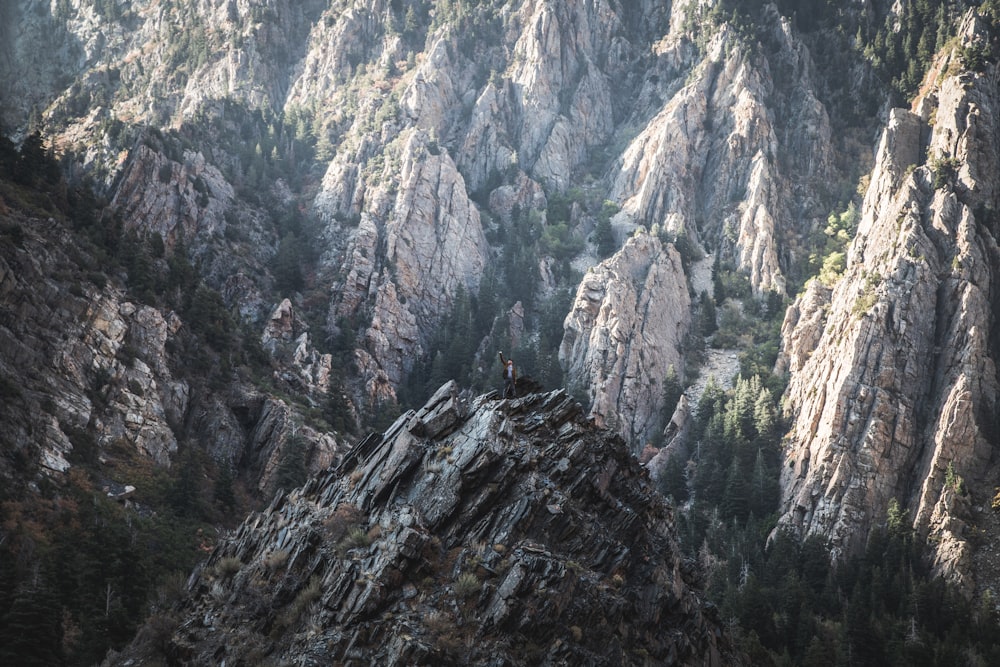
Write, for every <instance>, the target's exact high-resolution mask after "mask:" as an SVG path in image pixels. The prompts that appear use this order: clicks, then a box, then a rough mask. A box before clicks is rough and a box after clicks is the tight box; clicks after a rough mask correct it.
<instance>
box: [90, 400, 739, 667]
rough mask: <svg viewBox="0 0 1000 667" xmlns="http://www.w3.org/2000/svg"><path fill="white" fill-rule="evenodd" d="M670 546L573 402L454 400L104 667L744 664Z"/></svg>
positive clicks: (280, 499) (324, 490) (207, 581)
mask: <svg viewBox="0 0 1000 667" xmlns="http://www.w3.org/2000/svg"><path fill="white" fill-rule="evenodd" d="M673 530H674V529H673V521H672V515H671V511H670V509H669V507H668V506H667V505H666V504H665V502H664V501H663V499H662V498H661V497H659V496H658V494H656V493H655V492H654V491H653V490H652V488H651V487H650V484H649V480H648V476H647V475H646V473H645V472H644V471H642V469H641V468H640V467H639V466H638V464H637V463H636V462H635V460H634V458H633V457H632V455H631V454H630V453H629V452H628V451H627V450H626V448H625V447H624V444H623V443H622V441H621V440H620V439H617V438H615V437H613V436H612V435H611V434H610V433H608V432H605V431H601V430H599V429H596V428H595V427H594V426H593V425H592V423H590V422H589V421H588V420H586V419H585V418H584V415H583V412H582V409H581V407H580V406H579V404H577V403H576V402H575V401H574V400H572V399H571V398H569V397H568V396H567V395H566V394H565V393H564V392H562V391H554V392H549V393H536V394H529V395H526V396H524V397H522V398H518V399H513V400H499V399H498V398H497V396H496V394H495V393H492V394H487V395H483V396H479V397H476V398H471V397H470V396H468V395H465V394H462V393H460V392H459V391H458V389H457V387H456V386H455V385H454V383H448V384H446V385H444V386H443V387H441V389H440V390H439V391H438V392H437V393H436V394H435V396H434V397H433V398H432V399H431V400H430V401H429V402H428V403H427V405H425V406H424V407H423V408H422V409H420V410H419V411H415V412H414V411H410V412H408V413H407V414H405V415H403V416H401V417H400V418H399V419H398V420H397V421H396V423H395V424H393V425H392V426H391V427H390V428H389V429H388V430H387V431H386V432H385V433H383V434H372V435H371V436H369V437H368V438H366V439H365V440H364V441H362V442H361V443H359V444H358V445H357V446H356V447H355V448H354V449H353V450H352V451H351V452H349V453H348V455H347V456H346V457H345V458H344V460H343V462H342V463H341V464H340V465H339V466H338V467H337V468H336V469H330V470H327V471H325V472H323V473H321V474H320V475H318V476H316V477H314V478H313V479H311V480H310V481H309V482H308V483H307V484H306V485H305V486H303V487H302V488H301V489H297V490H295V491H292V492H291V493H289V494H280V495H279V496H277V497H275V499H274V501H273V502H272V503H271V505H270V506H269V507H268V508H267V510H265V511H263V512H260V513H257V514H254V515H251V516H250V517H248V518H247V520H246V521H245V522H244V524H243V525H242V526H241V527H240V528H239V529H237V530H236V531H235V532H234V533H233V534H232V535H231V536H229V537H228V538H227V539H225V540H223V541H222V542H220V544H219V545H218V546H217V547H216V549H215V551H214V552H213V553H212V555H211V556H210V557H209V558H208V560H207V561H206V562H205V564H204V566H203V567H202V568H200V569H199V570H198V571H197V572H196V573H195V574H194V575H193V576H192V577H191V579H190V581H189V583H188V590H189V594H188V595H187V596H185V598H184V599H183V600H182V601H181V602H180V603H179V605H178V606H176V607H175V608H173V609H170V610H165V609H164V610H160V616H159V617H158V619H159V620H157V621H156V623H155V624H151V626H147V629H146V630H144V631H142V632H140V634H139V636H138V638H137V640H136V642H135V643H133V645H132V646H131V647H129V648H128V649H126V650H125V651H123V652H122V653H121V654H118V655H114V656H112V657H111V658H110V659H109V660H108V661H107V663H106V664H108V665H137V664H145V663H146V662H147V661H149V660H153V659H155V656H156V653H157V651H160V652H161V653H162V654H165V655H166V656H169V658H170V659H172V660H178V661H181V662H185V663H208V662H213V663H219V662H222V661H224V662H226V663H227V664H230V663H232V664H237V663H241V662H257V661H260V660H263V659H267V660H271V661H279V662H281V661H284V660H286V659H290V658H291V657H292V656H294V659H295V661H296V663H297V664H303V665H320V664H332V663H336V664H371V663H373V662H374V663H378V664H384V665H404V664H405V665H415V664H438V665H440V664H449V665H450V664H455V665H458V664H463V665H471V664H510V665H528V664H534V665H538V664H649V662H650V661H652V662H654V663H659V664H678V665H720V666H721V665H739V664H744V660H745V659H744V658H743V657H741V656H740V655H739V654H738V653H736V652H734V650H733V648H732V646H731V645H730V644H729V643H728V640H727V637H726V635H725V634H724V633H723V631H722V627H721V625H720V622H719V619H718V618H717V616H716V615H715V613H714V612H713V611H712V610H711V609H710V608H708V607H706V606H705V604H704V602H703V600H702V599H701V598H700V597H699V595H698V594H697V593H696V591H695V590H694V588H692V586H693V585H695V583H696V579H697V576H696V573H695V570H694V569H693V567H694V566H693V565H692V564H691V563H688V562H685V561H683V560H682V559H681V558H680V555H679V551H678V549H677V545H676V543H675V537H674V533H673ZM164 624H167V625H168V626H169V627H171V628H172V629H171V630H169V632H168V634H167V636H165V637H164V636H163V635H162V628H163V627H165V625H164ZM154 625H156V626H157V627H159V628H160V630H156V629H154ZM157 632H160V633H161V634H160V635H159V636H160V640H159V641H157V642H151V641H150V640H151V638H152V637H153V636H154V635H156V633H157ZM265 656H266V658H265Z"/></svg>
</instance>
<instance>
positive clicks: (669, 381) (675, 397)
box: [661, 364, 684, 424]
mask: <svg viewBox="0 0 1000 667" xmlns="http://www.w3.org/2000/svg"><path fill="white" fill-rule="evenodd" d="M683 394H684V387H683V385H682V384H681V379H680V378H679V377H678V376H677V369H676V368H674V366H673V364H671V365H670V367H669V368H667V374H666V375H665V376H663V412H662V413H661V414H662V415H663V423H664V424H668V423H670V418H671V417H673V416H674V410H676V409H677V403H678V402H679V401H680V400H681V396H682V395H683Z"/></svg>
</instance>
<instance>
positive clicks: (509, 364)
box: [500, 352, 517, 398]
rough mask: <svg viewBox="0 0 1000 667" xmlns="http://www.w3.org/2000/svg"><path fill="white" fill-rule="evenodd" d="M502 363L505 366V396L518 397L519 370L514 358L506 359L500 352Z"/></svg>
mask: <svg viewBox="0 0 1000 667" xmlns="http://www.w3.org/2000/svg"><path fill="white" fill-rule="evenodd" d="M500 364H501V365H502V366H503V397H504V398H517V370H516V369H515V368H514V360H513V359H504V358H503V352H500Z"/></svg>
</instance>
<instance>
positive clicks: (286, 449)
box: [274, 434, 307, 492]
mask: <svg viewBox="0 0 1000 667" xmlns="http://www.w3.org/2000/svg"><path fill="white" fill-rule="evenodd" d="M306 472H307V471H306V445H305V442H304V441H303V440H302V438H301V436H299V435H298V434H292V435H290V436H289V437H288V439H287V440H286V441H285V444H284V446H283V447H282V448H281V452H280V459H279V461H278V468H277V470H275V472H274V488H275V490H277V489H282V490H284V491H286V492H288V491H291V490H292V489H297V488H298V487H300V486H302V485H303V484H305V482H306V479H307V474H306Z"/></svg>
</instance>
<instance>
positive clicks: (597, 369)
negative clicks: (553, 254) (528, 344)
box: [559, 234, 691, 442]
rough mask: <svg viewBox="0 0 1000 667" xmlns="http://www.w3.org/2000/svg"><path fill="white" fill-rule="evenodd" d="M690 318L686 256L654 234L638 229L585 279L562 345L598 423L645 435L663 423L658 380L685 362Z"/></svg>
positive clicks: (632, 437)
mask: <svg viewBox="0 0 1000 667" xmlns="http://www.w3.org/2000/svg"><path fill="white" fill-rule="evenodd" d="M690 319H691V303H690V297H689V296H688V286H687V283H686V281H685V280H684V271H683V268H682V266H681V258H680V255H679V254H678V253H677V251H676V250H675V249H674V248H673V246H672V245H667V244H664V243H662V242H661V241H660V240H659V239H658V238H657V237H655V236H652V235H650V234H638V235H636V236H633V237H632V238H630V239H629V240H628V241H627V242H626V243H625V247H624V248H622V249H621V251H620V252H618V253H616V254H615V255H614V257H612V258H610V259H609V260H607V261H605V262H602V263H601V264H599V265H597V266H596V267H594V268H593V269H591V270H590V271H588V272H587V275H585V276H584V278H583V281H582V282H581V283H580V287H579V289H578V290H577V294H576V299H575V300H574V303H573V310H572V311H570V313H569V315H567V316H566V322H565V325H564V326H565V329H566V334H565V336H564V337H563V340H562V345H561V346H560V348H559V360H560V362H561V363H562V364H563V365H564V366H565V367H566V369H567V372H566V376H567V384H568V385H569V386H571V387H581V388H585V389H586V391H588V392H589V396H588V398H589V399H590V405H591V414H592V415H593V416H594V417H595V418H597V419H598V421H599V422H601V423H602V424H606V425H609V426H611V427H613V428H614V429H615V430H616V431H618V432H619V433H624V434H626V437H627V439H628V441H629V442H647V441H648V440H649V439H650V438H652V437H653V436H654V435H655V431H656V429H662V428H663V420H662V417H661V416H660V415H659V408H660V407H661V402H662V388H661V387H660V380H661V379H662V378H663V377H665V376H666V374H667V369H669V368H670V367H671V366H673V367H674V369H677V368H682V357H681V347H682V342H683V338H684V335H685V334H686V333H687V330H688V327H689V326H690ZM618 420H621V421H620V422H619V421H618ZM616 422H617V423H616Z"/></svg>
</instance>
